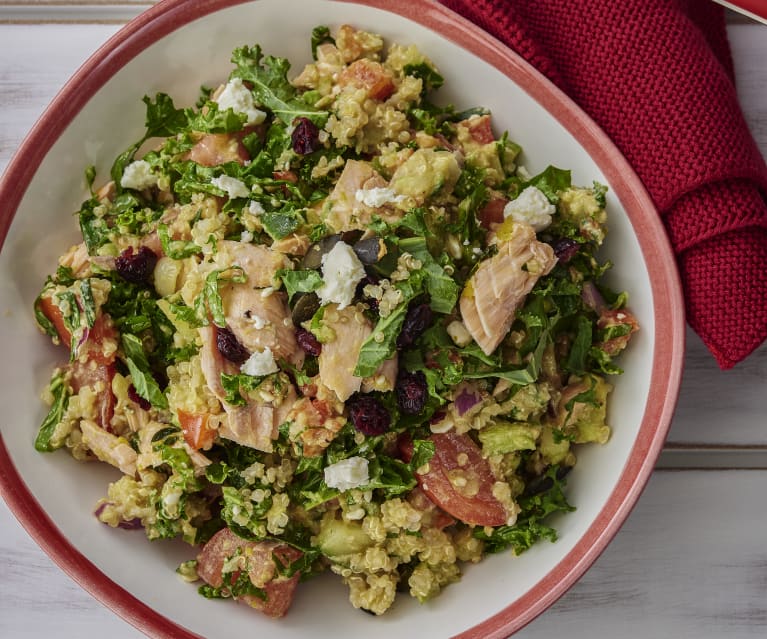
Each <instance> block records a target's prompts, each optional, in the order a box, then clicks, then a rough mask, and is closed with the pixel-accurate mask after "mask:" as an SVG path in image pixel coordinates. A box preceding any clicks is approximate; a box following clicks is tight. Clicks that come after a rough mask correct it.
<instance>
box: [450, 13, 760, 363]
mask: <svg viewBox="0 0 767 639" xmlns="http://www.w3.org/2000/svg"><path fill="white" fill-rule="evenodd" d="M442 3H443V4H444V5H445V6H447V7H449V8H451V9H453V10H455V11H457V12H458V13H460V14H462V15H463V16H464V17H466V18H468V19H469V20H471V21H472V22H474V23H476V24H477V25H479V26H480V27H482V28H483V29H485V30H486V31H488V32H489V33H490V34H492V35H493V36H495V37H496V38H498V39H499V40H501V41H502V42H504V43H505V44H507V45H508V46H510V47H511V48H512V49H514V50H515V51H517V52H518V53H519V54H521V55H522V56H523V57H524V58H526V59H527V60H528V62H530V63H531V64H533V65H534V66H535V67H536V68H538V70H540V71H541V72H543V73H544V74H545V75H546V76H548V77H549V79H551V80H552V81H553V82H554V83H555V84H557V85H558V86H559V87H560V88H561V89H562V90H563V91H565V92H566V93H567V94H568V95H569V96H570V97H571V98H572V99H573V100H575V102H577V103H578V104H579V105H580V106H581V108H583V109H584V110H585V111H586V112H587V113H588V114H589V115H590V116H591V117H592V118H593V119H594V120H595V121H596V122H597V123H598V124H599V125H600V126H601V127H602V128H603V129H604V131H605V132H606V133H607V134H608V135H609V136H610V137H611V138H612V139H613V141H614V142H615V143H616V144H617V145H618V147H619V148H620V149H621V151H622V152H623V154H624V155H625V156H626V158H627V159H628V161H629V162H630V163H631V164H632V166H633V167H634V169H635V170H636V172H637V173H638V175H639V177H640V178H641V179H642V181H643V182H644V184H645V186H646V187H647V190H648V191H649V193H650V195H651V197H652V198H653V200H654V202H655V204H656V206H657V207H658V210H659V211H660V212H661V215H662V217H663V221H664V223H665V226H666V230H667V231H668V235H669V238H670V240H671V243H672V245H673V247H674V250H675V252H676V256H677V261H678V264H679V270H680V273H681V277H682V283H683V287H684V293H685V300H686V310H687V320H688V322H689V324H690V326H691V327H692V328H693V329H694V330H695V332H696V333H698V335H700V337H701V339H702V340H703V342H704V343H705V344H706V346H707V347H708V348H709V350H710V351H711V352H712V353H713V355H714V357H715V358H716V360H717V362H718V363H719V366H720V367H721V368H723V369H727V368H731V367H732V366H734V365H735V364H736V363H738V362H739V361H741V360H742V359H744V358H745V357H746V356H747V355H748V354H749V353H751V352H752V351H753V350H754V349H755V348H756V347H757V346H759V344H761V343H762V342H763V341H764V340H765V338H767V202H765V194H766V193H767V166H765V163H764V159H763V158H762V156H761V154H760V152H759V149H758V148H757V146H756V144H755V143H754V140H753V138H752V137H751V134H750V132H749V130H748V126H747V125H746V122H745V120H744V118H743V114H742V112H741V109H740V106H739V104H738V98H737V95H736V92H735V85H734V73H733V65H732V58H731V56H730V49H729V44H728V42H727V34H726V31H725V23H724V11H723V9H721V8H720V7H719V6H718V5H715V4H713V3H712V2H701V1H700V0H688V1H685V0H442ZM660 330H662V327H660Z"/></svg>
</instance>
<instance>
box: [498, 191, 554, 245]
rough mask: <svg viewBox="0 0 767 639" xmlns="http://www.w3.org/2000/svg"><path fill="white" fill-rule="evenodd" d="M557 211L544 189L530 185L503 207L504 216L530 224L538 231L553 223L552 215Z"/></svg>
mask: <svg viewBox="0 0 767 639" xmlns="http://www.w3.org/2000/svg"><path fill="white" fill-rule="evenodd" d="M555 211H556V207H555V206H554V205H553V204H552V203H551V202H549V199H548V198H547V197H546V196H545V195H544V193H543V191H541V190H540V189H538V188H536V187H534V186H528V187H527V188H526V189H525V190H524V191H522V193H520V194H519V195H518V196H517V198H516V199H515V200H512V201H511V202H509V203H508V204H506V206H504V207H503V217H504V219H505V218H509V217H510V218H511V219H512V220H514V221H515V222H523V223H525V224H529V225H530V226H532V227H533V228H534V229H535V232H536V233H540V232H541V231H542V230H543V229H545V228H547V227H548V226H549V224H551V216H552V215H553V214H554V212H555Z"/></svg>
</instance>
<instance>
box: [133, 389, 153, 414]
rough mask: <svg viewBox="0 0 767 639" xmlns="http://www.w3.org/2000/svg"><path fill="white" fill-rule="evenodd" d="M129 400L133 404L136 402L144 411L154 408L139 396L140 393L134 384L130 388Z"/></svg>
mask: <svg viewBox="0 0 767 639" xmlns="http://www.w3.org/2000/svg"><path fill="white" fill-rule="evenodd" d="M128 399H130V400H131V401H132V402H136V403H137V404H138V405H139V407H141V408H143V409H144V410H149V409H150V408H152V405H151V404H150V403H149V402H148V401H147V400H145V399H144V398H143V397H141V395H139V394H138V391H137V390H136V387H135V386H134V385H133V384H131V385H130V386H128Z"/></svg>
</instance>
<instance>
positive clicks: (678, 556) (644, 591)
mask: <svg viewBox="0 0 767 639" xmlns="http://www.w3.org/2000/svg"><path fill="white" fill-rule="evenodd" d="M700 1H701V2H702V1H704V0H700ZM150 4H152V3H151V2H148V1H147V2H140V1H131V0H124V1H123V2H120V3H119V4H118V3H110V2H107V1H105V0H80V1H78V2H72V3H71V4H69V5H67V4H65V3H62V2H44V1H39V0H26V2H24V1H23V0H22V1H21V2H20V1H19V0H17V1H16V2H13V3H7V2H0V114H2V115H1V116H0V171H2V170H3V169H4V168H5V166H6V164H7V163H8V161H9V159H10V157H11V155H12V153H13V151H14V149H15V148H16V147H17V146H18V144H19V143H20V142H21V139H22V137H23V135H24V134H25V133H26V131H27V130H28V129H29V128H30V127H31V125H32V124H33V122H34V120H35V119H36V117H37V116H38V115H39V114H40V113H41V112H42V110H43V109H44V107H45V106H46V105H47V103H48V102H49V100H50V99H51V98H52V97H53V96H54V94H55V92H56V91H57V90H58V89H59V88H60V87H61V85H62V84H63V83H64V81H65V80H66V79H67V78H68V77H69V76H70V74H71V73H72V72H73V71H74V70H75V69H76V68H77V67H78V66H79V64H80V63H81V62H83V61H84V60H85V59H86V58H87V57H88V56H89V55H90V54H91V53H92V52H93V51H94V50H95V49H96V48H97V46H98V45H100V44H101V43H102V42H104V41H105V40H106V39H107V38H108V37H109V36H110V35H112V34H113V33H114V32H115V31H117V29H118V28H119V27H120V25H121V24H123V23H124V22H125V21H127V20H128V19H130V18H131V17H133V16H134V15H136V14H137V13H138V12H139V11H141V10H143V9H145V8H147V6H148V5H150ZM728 28H729V33H730V40H731V44H732V48H733V54H734V59H735V66H736V71H737V76H738V88H739V92H740V97H741V100H742V103H743V108H744V110H745V113H746V116H747V119H748V121H749V124H750V126H751V128H752V131H753V133H754V135H755V136H756V138H757V141H758V143H759V145H760V147H761V149H762V150H763V152H764V153H765V155H767V64H765V60H767V26H764V25H760V24H758V23H755V22H750V21H748V20H746V19H743V18H739V17H735V16H734V15H733V14H730V16H729V27H728ZM766 303H767V301H766ZM688 344H689V348H688V354H687V357H686V372H685V376H684V382H683V386H682V392H681V396H680V399H679V406H678V410H677V412H676V416H675V418H674V421H673V425H672V428H671V432H670V436H669V438H668V443H667V446H666V448H665V450H664V452H663V455H662V457H661V459H660V462H659V464H658V467H657V470H656V471H655V473H654V474H653V476H652V478H651V480H650V482H649V485H648V487H647V489H646V491H645V493H644V494H643V496H642V497H641V499H640V501H639V503H638V505H637V507H636V509H635V510H634V511H633V513H632V514H631V516H630V517H629V519H628V520H627V522H626V524H625V525H624V527H623V528H622V530H621V531H620V532H619V534H618V535H617V537H616V538H615V540H614V541H613V543H612V544H611V545H610V546H609V547H608V548H607V550H606V551H605V553H604V554H603V555H602V556H601V557H600V558H599V559H598V560H597V562H596V564H595V565H594V566H593V567H592V569H591V570H590V571H589V572H587V573H586V575H585V576H584V577H583V578H582V579H581V580H580V581H579V582H578V583H577V584H576V585H575V586H574V587H573V588H572V589H571V590H570V591H569V592H568V593H567V594H566V595H565V596H564V597H562V599H560V600H559V601H558V602H557V603H556V604H555V605H554V606H553V607H552V608H550V609H549V610H548V611H547V612H546V613H545V614H543V615H542V616H541V617H539V618H538V619H536V620H535V621H534V622H533V623H532V624H530V625H529V626H528V627H526V628H525V629H524V630H522V631H521V632H520V633H519V634H518V635H516V636H518V637H520V639H537V638H546V639H549V638H552V637H568V639H578V638H581V637H583V638H584V639H586V638H588V639H592V638H593V637H595V636H596V637H617V638H619V639H634V638H636V639H639V638H641V639H648V638H650V639H653V638H665V637H679V638H680V639H686V638H689V637H696V638H697V639H720V638H722V637H727V638H728V639H740V638H745V637H762V638H763V637H767V346H763V347H762V348H760V349H759V350H758V351H757V352H756V353H754V354H753V355H752V356H751V357H750V358H749V359H748V360H747V361H746V362H744V363H742V364H740V365H739V366H737V367H736V368H735V369H733V370H731V371H728V372H722V371H720V370H719V369H718V368H717V367H716V364H715V363H714V360H713V358H712V357H711V356H710V355H709V354H708V352H707V351H706V349H705V348H704V347H703V345H702V344H701V342H700V340H699V339H698V338H697V337H696V336H695V335H694V334H692V333H691V332H690V333H689V342H688ZM141 636H143V635H142V634H141V633H139V632H138V631H137V630H135V629H134V628H132V627H131V626H129V625H128V624H127V623H125V622H124V621H122V620H121V619H120V618H118V617H117V616H115V615H114V614H113V613H111V612H110V611H109V610H107V609H106V608H105V607H103V606H102V605H101V604H100V603H99V602H97V601H96V600H95V599H93V598H92V597H91V596H90V595H88V594H87V593H86V592H85V591H83V590H81V589H80V588H79V587H78V586H77V585H75V583H74V582H72V581H71V580H70V579H69V577H67V576H66V575H65V574H64V573H62V572H61V571H60V570H59V569H58V568H57V567H56V566H55V565H54V564H53V563H52V562H51V560H50V559H48V557H47V556H46V555H45V554H44V553H43V552H42V551H41V550H40V549H39V548H38V547H37V546H36V544H35V543H34V542H33V541H32V540H31V539H30V538H29V537H28V536H27V534H26V533H25V532H24V530H23V529H22V528H21V527H20V526H19V524H18V523H17V521H16V520H15V519H14V517H13V515H12V514H11V513H10V512H9V510H8V508H7V507H6V506H5V504H4V503H2V502H0V638H3V639H31V638H38V637H57V638H58V639H97V638H98V639H102V638H103V637H110V639H137V638H138V637H141Z"/></svg>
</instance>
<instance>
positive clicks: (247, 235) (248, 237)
mask: <svg viewBox="0 0 767 639" xmlns="http://www.w3.org/2000/svg"><path fill="white" fill-rule="evenodd" d="M253 237H254V235H253V232H252V231H243V232H242V233H240V242H245V243H246V244H249V243H250V242H252V241H253Z"/></svg>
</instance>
